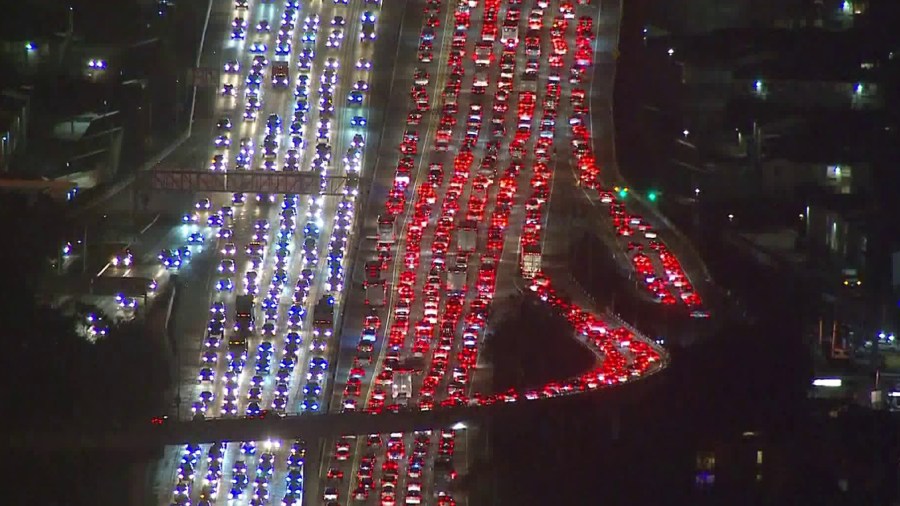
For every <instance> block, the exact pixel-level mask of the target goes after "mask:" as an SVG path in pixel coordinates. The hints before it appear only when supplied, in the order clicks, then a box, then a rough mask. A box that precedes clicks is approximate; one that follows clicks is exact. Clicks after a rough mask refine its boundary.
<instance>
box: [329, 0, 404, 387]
mask: <svg viewBox="0 0 900 506" xmlns="http://www.w3.org/2000/svg"><path fill="white" fill-rule="evenodd" d="M392 5H396V4H392ZM390 10H391V9H385V10H384V11H383V12H385V14H384V15H383V16H382V18H381V20H380V21H379V23H383V24H382V26H390V24H389V23H387V22H388V21H390V20H391V19H392V18H393V16H397V17H399V16H401V15H403V13H397V12H394V13H392V14H393V16H392V15H389V14H387V13H388V12H389V11H390ZM420 17H421V14H420V13H419V12H418V11H415V10H414V11H406V12H405V15H403V18H402V21H401V28H402V27H403V26H404V25H405V26H413V24H412V22H413V21H415V20H416V18H420ZM385 18H387V19H385ZM401 33H402V30H401ZM379 42H384V40H381V41H377V42H376V47H381V48H387V47H388V46H387V44H381V45H380V46H378V45H377V44H378V43H379ZM401 43H402V42H401ZM402 44H404V45H405V46H407V48H409V49H413V48H415V47H416V45H415V44H411V43H402ZM399 47H400V46H398V48H399ZM387 52H388V51H386V50H382V51H378V50H377V49H376V55H375V58H376V60H375V61H376V62H377V61H379V59H380V60H381V61H385V60H387V59H388V58H390V56H389V55H388V54H386V53H387ZM398 52H399V49H398ZM404 54H409V53H404ZM414 65H415V60H414V59H407V61H398V62H395V65H394V67H393V70H392V72H391V73H390V79H388V73H387V72H385V73H373V77H374V76H383V77H374V79H373V87H374V89H375V90H376V91H377V90H384V89H385V87H388V89H389V88H390V83H391V82H398V83H400V84H399V86H403V85H411V84H412V79H411V77H409V78H407V77H401V78H399V79H398V78H396V75H397V73H398V72H400V76H411V75H412V69H413V68H414ZM406 70H408V72H404V71H406ZM378 95H383V92H382V91H379V92H378ZM387 98H388V100H389V101H388V107H387V108H385V110H384V111H382V110H381V108H376V111H379V112H376V113H375V114H379V113H380V114H382V115H383V116H384V117H385V118H386V117H387V114H388V113H387V111H390V114H397V115H400V114H403V117H404V118H405V107H404V106H405V105H406V104H407V103H408V100H407V99H406V98H405V96H404V97H402V98H401V97H399V96H396V97H395V96H393V95H390V96H389V97H387ZM381 125H382V128H381V133H380V134H379V135H378V141H377V145H376V149H377V156H376V157H375V161H374V163H373V165H374V167H372V170H371V171H370V173H371V177H372V180H373V187H374V188H375V189H376V191H374V192H372V193H371V194H370V195H369V196H368V199H366V204H367V205H366V209H365V211H364V212H363V213H361V214H360V215H359V216H358V219H362V220H363V221H362V223H361V226H360V230H361V232H360V234H359V240H360V243H359V249H358V253H357V254H356V258H355V259H354V260H355V262H354V267H353V269H352V273H353V275H354V278H348V279H351V280H352V283H351V287H358V286H359V284H361V283H362V280H361V277H362V276H361V274H362V273H363V272H364V269H363V267H364V264H365V262H367V261H368V260H370V259H372V258H375V257H376V256H377V252H376V250H375V243H374V241H372V240H370V239H368V238H369V237H374V236H375V235H376V228H377V227H376V221H377V219H376V218H377V216H378V215H379V214H382V211H383V204H384V197H386V195H387V191H388V190H389V189H390V187H391V186H392V185H393V182H394V177H393V176H394V168H395V166H396V159H397V151H396V146H397V145H398V144H399V141H400V139H401V138H402V135H403V132H404V131H405V122H403V123H401V122H399V121H387V120H382V121H381ZM370 138H371V137H370ZM368 147H369V146H367V149H368ZM370 159H371V157H370ZM361 299H362V297H353V296H352V292H350V293H348V298H347V300H348V303H347V306H346V308H347V309H346V310H345V315H346V316H345V318H344V322H345V324H344V331H343V332H342V338H341V348H342V350H346V351H347V353H346V354H342V357H345V358H344V359H342V360H340V361H339V369H338V374H337V378H338V380H337V381H338V382H341V381H342V380H341V378H344V380H343V383H344V384H345V383H346V381H345V379H346V376H347V375H349V370H350V368H351V367H352V359H353V357H354V356H355V354H356V345H357V343H358V341H359V335H360V334H361V332H362V325H361V323H362V321H363V318H364V317H365V315H366V314H367V307H366V306H365V304H364V302H363V300H361ZM336 386H337V385H336ZM336 390H337V389H336ZM335 397H336V396H335Z"/></svg>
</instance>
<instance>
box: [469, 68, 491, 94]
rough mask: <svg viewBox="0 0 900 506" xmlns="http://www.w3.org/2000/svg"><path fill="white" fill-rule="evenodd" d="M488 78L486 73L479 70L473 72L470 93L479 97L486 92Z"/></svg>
mask: <svg viewBox="0 0 900 506" xmlns="http://www.w3.org/2000/svg"><path fill="white" fill-rule="evenodd" d="M487 86H488V76H487V72H485V71H483V70H479V71H477V72H475V80H474V81H473V82H472V93H475V94H476V95H481V94H483V93H484V92H485V91H486V90H487Z"/></svg>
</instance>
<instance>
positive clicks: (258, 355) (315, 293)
mask: <svg viewBox="0 0 900 506" xmlns="http://www.w3.org/2000/svg"><path fill="white" fill-rule="evenodd" d="M379 8H380V2H379V1H377V0H366V1H365V2H362V1H360V2H358V3H357V5H353V6H350V5H349V2H348V1H347V0H335V1H334V2H333V5H331V2H329V3H323V4H321V5H317V6H316V7H315V8H312V7H311V6H301V3H300V2H299V1H298V0H285V1H284V3H283V6H282V7H281V9H277V8H276V5H274V4H271V3H264V2H258V3H257V2H248V1H246V0H234V19H233V20H232V22H231V29H230V30H229V39H230V40H229V41H226V44H225V48H226V51H231V52H233V53H234V54H235V57H234V58H232V59H228V60H227V61H226V62H225V63H224V69H223V70H224V76H223V82H222V85H221V88H220V89H219V94H220V98H219V102H218V105H219V107H220V109H221V110H223V111H224V113H225V115H224V117H222V118H221V119H220V120H219V121H218V122H217V124H216V132H215V135H214V139H213V146H212V152H213V154H212V157H211V161H210V163H209V167H208V169H209V170H210V171H215V172H225V173H228V172H234V171H243V170H266V171H284V172H295V171H310V172H315V173H318V174H320V175H321V176H323V184H322V186H321V188H322V190H323V191H324V189H325V184H324V177H325V176H327V175H346V176H347V183H346V186H345V187H344V189H343V194H342V195H339V196H326V195H323V194H318V195H315V194H314V195H309V196H302V197H301V196H300V195H290V194H287V195H284V196H282V197H280V198H277V197H276V196H275V195H269V194H258V195H252V196H247V195H244V194H241V193H235V194H233V195H232V196H231V199H230V201H229V202H225V203H223V205H221V206H217V205H216V204H215V203H214V201H213V199H211V198H201V199H200V200H198V201H197V202H196V204H195V208H194V209H192V210H191V211H190V212H188V213H186V214H185V215H184V219H183V221H184V227H185V234H186V237H187V241H188V243H189V244H192V245H196V246H202V245H206V246H210V245H212V246H211V247H208V248H207V251H208V254H213V255H217V259H216V261H215V269H216V271H217V275H216V277H215V278H213V281H212V283H211V285H212V294H211V296H210V299H211V302H210V308H209V318H208V322H207V324H206V326H205V328H204V329H203V330H204V337H203V340H202V344H201V351H200V357H199V359H200V369H199V372H198V374H197V376H196V378H197V386H196V391H195V393H194V394H193V395H194V396H195V397H194V398H193V400H192V401H191V404H190V416H192V417H193V418H194V419H204V418H207V417H219V416H220V417H237V416H242V417H247V418H264V417H266V416H275V415H278V416H284V415H286V414H300V413H306V412H317V411H319V410H320V409H321V406H322V404H323V402H322V398H323V395H324V391H325V390H326V389H328V388H329V385H328V380H329V377H330V374H329V368H330V367H329V365H330V362H331V361H332V358H331V355H332V350H333V349H334V348H336V347H337V346H335V344H334V343H333V342H331V341H332V340H333V339H334V337H333V329H334V317H335V311H336V308H337V307H339V305H340V303H341V300H342V292H343V290H344V284H345V274H344V272H345V263H346V253H347V250H348V248H349V246H350V241H351V232H352V230H353V226H354V219H355V211H356V200H357V188H356V186H357V182H358V176H359V173H360V170H361V168H362V163H363V151H364V148H365V139H366V129H365V127H366V123H367V122H366V116H365V114H364V113H363V111H364V109H363V106H364V104H365V103H366V102H367V100H368V98H367V97H368V91H369V85H368V76H369V74H370V72H371V70H372V63H371V60H370V56H371V48H370V46H371V44H370V43H371V42H372V41H374V40H375V33H376V30H375V26H376V20H377V18H378V9H379ZM301 11H302V12H301ZM279 13H280V20H279V18H277V17H274V18H273V17H272V16H273V15H274V16H278V15H279ZM351 37H352V38H357V37H358V39H357V40H358V42H356V41H354V40H353V39H350V40H345V38H351ZM294 76H296V77H294ZM260 125H261V126H260ZM339 153H340V155H338V154H339ZM191 251H192V250H191V249H190V248H188V247H185V248H179V249H178V250H172V251H168V250H167V251H163V252H162V253H160V255H159V260H160V263H161V265H162V266H163V267H164V268H166V269H170V270H175V269H179V268H180V267H182V265H183V264H184V262H185V261H186V260H187V259H188V258H190V256H191ZM194 251H195V252H196V248H195V250H194ZM231 315H233V317H232V316H231ZM305 452H306V445H305V443H304V442H303V441H301V440H297V441H294V442H291V443H284V444H283V442H281V441H259V442H255V441H245V442H219V443H214V444H212V445H203V446H200V445H187V446H185V447H182V448H181V449H179V451H178V454H177V455H176V456H175V457H174V474H175V481H176V485H175V487H174V489H173V492H172V496H171V497H170V498H169V499H168V500H167V502H171V503H173V504H178V505H185V504H195V503H196V504H201V505H209V504H214V503H216V502H217V501H218V502H227V503H228V504H251V505H263V504H271V503H273V502H275V501H276V500H277V501H280V502H281V504H284V505H290V504H299V503H301V502H302V497H303V489H304V486H303V485H304V458H305ZM279 473H283V474H282V476H283V478H278V479H276V476H277V475H279Z"/></svg>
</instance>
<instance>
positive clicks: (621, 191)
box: [619, 188, 628, 199]
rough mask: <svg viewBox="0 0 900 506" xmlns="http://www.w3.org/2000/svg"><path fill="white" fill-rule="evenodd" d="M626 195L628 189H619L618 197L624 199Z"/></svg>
mask: <svg viewBox="0 0 900 506" xmlns="http://www.w3.org/2000/svg"><path fill="white" fill-rule="evenodd" d="M627 195H628V189H627V188H622V189H621V190H619V197H620V198H623V199H624V198H625V197H626V196H627Z"/></svg>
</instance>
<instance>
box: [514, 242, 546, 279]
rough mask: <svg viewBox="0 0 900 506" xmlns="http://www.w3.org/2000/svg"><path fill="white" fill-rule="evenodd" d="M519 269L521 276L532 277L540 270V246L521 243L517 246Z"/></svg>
mask: <svg viewBox="0 0 900 506" xmlns="http://www.w3.org/2000/svg"><path fill="white" fill-rule="evenodd" d="M519 269H520V270H521V271H522V277H523V278H526V279H533V278H534V277H535V276H536V275H537V274H538V273H539V272H540V271H541V246H540V245H539V244H522V245H521V247H520V248H519Z"/></svg>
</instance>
